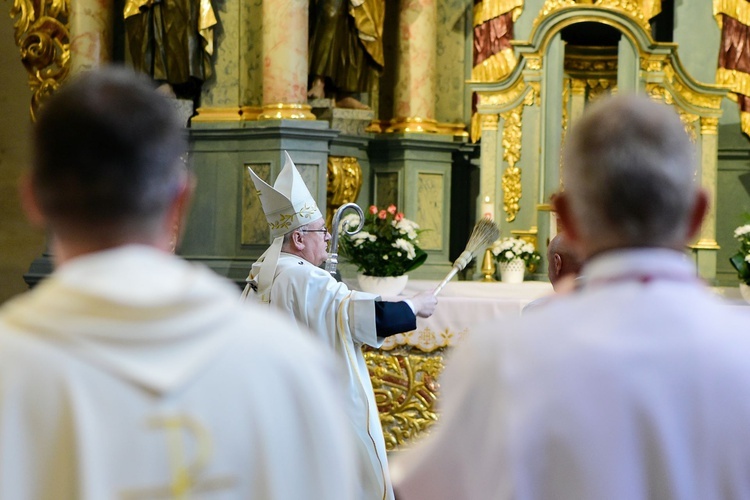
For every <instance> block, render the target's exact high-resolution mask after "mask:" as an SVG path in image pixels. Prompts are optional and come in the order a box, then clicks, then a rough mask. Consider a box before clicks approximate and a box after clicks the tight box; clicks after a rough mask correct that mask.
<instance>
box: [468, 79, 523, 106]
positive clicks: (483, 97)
mask: <svg viewBox="0 0 750 500" xmlns="http://www.w3.org/2000/svg"><path fill="white" fill-rule="evenodd" d="M527 89H528V86H527V85H526V83H525V82H524V81H523V80H519V81H518V82H517V83H516V84H514V85H513V86H512V87H511V88H509V89H505V90H501V91H497V92H487V91H479V92H477V95H478V97H479V102H478V103H477V106H478V107H480V108H481V107H487V106H493V107H494V106H497V107H503V106H505V105H507V104H509V103H512V102H514V101H516V100H517V99H518V98H520V97H521V95H523V93H524V92H526V91H527Z"/></svg>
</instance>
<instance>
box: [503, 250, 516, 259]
mask: <svg viewBox="0 0 750 500" xmlns="http://www.w3.org/2000/svg"><path fill="white" fill-rule="evenodd" d="M515 256H516V254H514V253H513V252H511V251H510V250H508V251H506V252H505V258H506V259H512V258H513V257H515Z"/></svg>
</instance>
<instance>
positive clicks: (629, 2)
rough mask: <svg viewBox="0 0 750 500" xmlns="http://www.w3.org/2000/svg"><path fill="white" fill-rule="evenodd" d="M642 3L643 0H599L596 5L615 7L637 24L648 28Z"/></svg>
mask: <svg viewBox="0 0 750 500" xmlns="http://www.w3.org/2000/svg"><path fill="white" fill-rule="evenodd" d="M643 3H644V2H643V0H639V1H635V0H599V2H598V3H597V5H598V6H600V7H604V8H609V9H615V10H619V11H620V12H624V13H625V14H627V15H629V16H630V17H632V18H633V19H635V20H636V21H637V22H638V24H640V25H641V26H643V27H644V28H646V29H650V27H649V24H648V19H647V18H646V16H645V15H644V13H643V7H644V6H643V5H641V4H643Z"/></svg>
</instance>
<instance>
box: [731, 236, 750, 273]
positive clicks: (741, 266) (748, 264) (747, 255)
mask: <svg viewBox="0 0 750 500" xmlns="http://www.w3.org/2000/svg"><path fill="white" fill-rule="evenodd" d="M734 238H735V239H736V240H737V241H739V243H740V249H739V250H738V251H737V253H736V254H734V255H732V256H731V257H730V258H729V262H730V263H731V264H732V266H733V267H734V268H735V269H736V270H737V277H739V279H740V280H741V281H742V282H743V283H745V284H747V285H750V224H745V225H744V226H740V227H738V228H737V229H735V230H734Z"/></svg>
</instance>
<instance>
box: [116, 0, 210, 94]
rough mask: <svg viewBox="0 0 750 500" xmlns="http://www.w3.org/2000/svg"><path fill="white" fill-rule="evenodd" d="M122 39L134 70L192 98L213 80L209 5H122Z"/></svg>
mask: <svg viewBox="0 0 750 500" xmlns="http://www.w3.org/2000/svg"><path fill="white" fill-rule="evenodd" d="M124 18H125V34H126V37H127V42H128V47H129V51H130V59H131V63H132V66H133V67H134V68H135V69H136V70H138V71H140V72H142V73H146V74H147V75H150V76H151V77H152V78H153V79H154V80H156V81H158V82H162V83H165V84H168V85H169V87H170V88H171V90H172V91H173V92H174V93H175V94H176V96H177V97H180V98H190V99H192V98H194V97H196V96H197V95H198V93H199V92H200V85H201V83H202V82H203V81H205V80H206V79H207V78H209V77H210V76H211V74H212V67H211V56H212V54H213V27H214V26H215V25H216V16H215V14H214V10H213V7H212V6H211V0H126V2H125V9H124Z"/></svg>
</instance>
